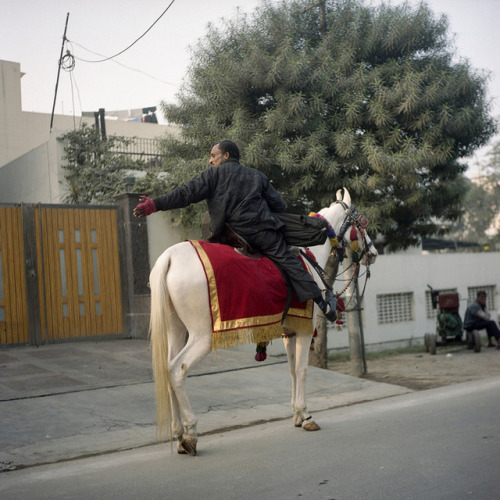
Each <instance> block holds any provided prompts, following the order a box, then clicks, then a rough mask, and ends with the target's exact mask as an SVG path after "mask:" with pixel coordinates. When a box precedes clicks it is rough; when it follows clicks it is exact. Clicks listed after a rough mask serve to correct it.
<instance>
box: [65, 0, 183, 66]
mask: <svg viewBox="0 0 500 500" xmlns="http://www.w3.org/2000/svg"><path fill="white" fill-rule="evenodd" d="M174 2H175V0H172V1H171V2H170V3H169V4H168V6H167V8H166V9H165V10H164V11H163V12H162V13H161V14H160V16H159V17H158V18H157V19H156V21H155V22H154V23H153V24H152V25H151V26H150V27H149V28H148V29H147V30H146V31H145V32H144V33H143V34H142V35H141V36H140V37H139V38H136V39H135V40H134V41H133V42H132V43H131V44H130V45H129V46H128V47H125V48H124V49H123V50H121V51H120V52H118V53H116V54H115V55H113V56H109V57H105V56H104V57H105V58H104V59H99V60H96V61H91V60H85V59H80V60H81V61H83V62H87V63H101V62H105V61H109V60H111V59H114V58H115V57H118V56H119V55H121V54H123V53H124V52H126V51H127V50H129V49H130V48H131V47H133V46H134V45H135V44H136V43H137V42H138V41H139V40H140V39H141V38H143V37H144V36H146V34H147V33H148V32H149V31H150V30H151V29H152V28H153V26H154V25H155V24H156V23H157V22H158V21H159V20H160V19H161V18H162V17H163V16H164V15H165V14H166V13H167V11H168V9H170V7H171V6H172V4H173V3H174ZM73 43H76V42H73ZM86 50H87V49H86ZM89 52H91V51H89Z"/></svg>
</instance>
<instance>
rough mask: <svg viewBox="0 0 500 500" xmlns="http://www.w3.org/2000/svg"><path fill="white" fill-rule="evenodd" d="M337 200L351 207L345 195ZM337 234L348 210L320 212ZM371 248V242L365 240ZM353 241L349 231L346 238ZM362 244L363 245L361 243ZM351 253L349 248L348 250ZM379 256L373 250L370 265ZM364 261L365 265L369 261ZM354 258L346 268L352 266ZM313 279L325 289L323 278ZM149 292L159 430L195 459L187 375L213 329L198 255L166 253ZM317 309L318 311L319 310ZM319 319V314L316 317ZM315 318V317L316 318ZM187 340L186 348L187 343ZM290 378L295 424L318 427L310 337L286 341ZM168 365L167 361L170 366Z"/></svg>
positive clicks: (187, 247)
mask: <svg viewBox="0 0 500 500" xmlns="http://www.w3.org/2000/svg"><path fill="white" fill-rule="evenodd" d="M344 191H345V192H344V197H343V198H342V194H341V190H339V191H338V192H337V200H340V201H343V202H344V203H345V204H346V205H348V206H350V205H351V197H350V195H349V193H348V192H347V190H345V189H344ZM320 214H321V215H322V216H323V217H325V218H326V219H327V220H328V222H329V223H330V224H331V226H332V227H333V228H334V230H335V232H336V233H338V231H339V229H340V226H341V224H342V222H343V220H344V218H345V212H344V208H343V207H342V205H341V204H339V203H335V202H334V203H332V204H331V205H330V206H329V207H328V208H324V209H322V210H321V211H320ZM366 238H367V240H368V242H369V241H370V240H369V238H368V236H366ZM346 240H347V241H348V240H349V231H347V232H346ZM360 241H361V239H360ZM310 250H311V251H312V252H313V253H314V255H315V256H316V259H317V261H318V263H319V265H320V266H321V267H323V268H324V266H325V264H326V261H327V259H328V256H329V254H330V252H331V246H330V242H329V240H327V241H326V242H325V244H324V245H321V246H316V247H312V248H310ZM348 250H349V245H348ZM375 256H376V250H375V249H374V248H373V247H372V249H371V256H370V257H369V258H370V259H372V261H373V260H374V259H375ZM363 259H364V260H365V262H363V260H362V261H361V263H362V264H366V255H365V256H364V257H363ZM349 261H350V252H349V251H348V252H347V255H346V258H345V260H344V262H347V263H349ZM313 274H314V277H315V279H316V281H317V283H318V285H319V286H320V288H322V289H323V288H324V285H323V284H322V283H321V280H320V279H319V277H318V276H317V275H316V274H315V273H313ZM150 286H151V323H150V330H151V331H150V333H151V344H152V351H153V370H154V376H155V385H156V400H157V412H158V414H157V424H158V426H159V429H160V433H161V431H162V429H163V428H166V430H167V432H168V434H169V437H172V436H174V437H175V438H176V439H177V440H178V447H177V449H178V452H179V453H189V454H191V455H195V454H196V444H197V430H196V427H197V422H198V421H197V418H196V415H195V414H194V412H193V408H192V406H191V403H190V401H189V398H188V396H187V394H186V390H185V382H186V378H187V374H188V372H189V370H190V369H191V367H192V366H194V365H195V364H196V363H198V362H199V361H201V360H202V359H203V358H204V357H206V356H207V355H208V354H209V353H210V351H211V348H212V325H211V316H210V310H209V307H208V305H209V298H208V287H207V282H206V277H205V273H204V270H203V268H202V265H201V263H200V260H199V258H198V256H197V254H196V250H195V249H194V248H193V246H192V245H191V244H190V243H189V242H183V243H179V244H177V245H174V246H172V247H170V248H168V249H167V250H166V251H165V252H164V253H163V254H162V255H161V256H160V257H159V258H158V260H157V261H156V264H155V266H154V267H153V270H152V271H151V275H150ZM315 307H316V306H315ZM315 313H316V311H315ZM314 317H316V314H315V315H314ZM186 338H187V342H186ZM283 341H284V344H285V349H286V353H287V357H288V363H289V369H290V375H291V378H292V409H293V412H294V416H293V422H294V425H296V426H297V427H300V426H302V427H303V428H304V429H306V430H317V429H319V427H318V426H317V424H316V423H315V422H314V421H313V420H312V418H311V416H310V415H309V414H308V413H307V407H306V402H305V384H306V373H307V365H308V357H309V348H310V345H311V335H303V334H301V335H296V336H295V337H290V338H284V339H283ZM167 360H168V361H167Z"/></svg>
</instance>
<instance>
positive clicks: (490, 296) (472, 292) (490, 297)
mask: <svg viewBox="0 0 500 500" xmlns="http://www.w3.org/2000/svg"><path fill="white" fill-rule="evenodd" d="M495 288H496V287H495V285H482V286H470V287H469V288H467V293H468V295H469V297H468V299H469V304H470V303H471V302H474V301H475V300H476V299H477V292H479V291H483V292H486V309H488V310H489V311H494V310H495V309H496V308H495Z"/></svg>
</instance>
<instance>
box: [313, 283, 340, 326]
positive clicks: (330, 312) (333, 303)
mask: <svg viewBox="0 0 500 500" xmlns="http://www.w3.org/2000/svg"><path fill="white" fill-rule="evenodd" d="M325 295H326V297H325V299H323V297H321V298H319V299H316V300H315V302H316V304H318V306H319V308H320V309H321V311H322V312H323V314H324V315H325V317H326V319H327V320H329V321H332V322H333V321H335V320H336V319H337V311H336V308H337V299H336V297H335V295H334V294H333V292H331V291H330V290H327V292H326V294H325Z"/></svg>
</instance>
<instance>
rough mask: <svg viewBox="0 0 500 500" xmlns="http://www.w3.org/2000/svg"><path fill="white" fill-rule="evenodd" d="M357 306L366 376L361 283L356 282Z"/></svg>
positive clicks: (364, 365)
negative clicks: (360, 296) (360, 297)
mask: <svg viewBox="0 0 500 500" xmlns="http://www.w3.org/2000/svg"><path fill="white" fill-rule="evenodd" d="M355 286H356V304H358V307H357V309H358V325H359V344H360V350H361V360H362V362H363V375H364V374H366V372H367V369H366V351H365V333H364V331H363V316H362V315H361V303H360V300H359V283H358V280H356V285H355Z"/></svg>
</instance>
